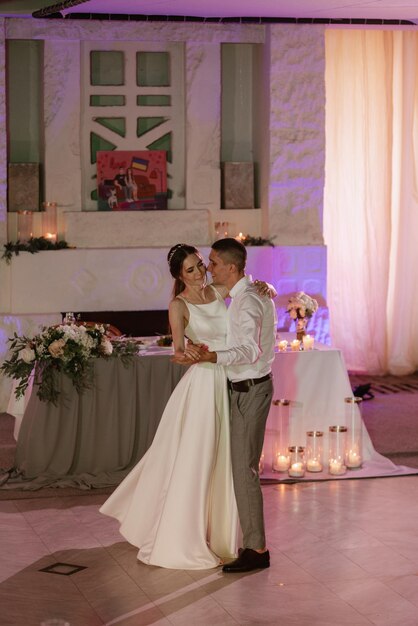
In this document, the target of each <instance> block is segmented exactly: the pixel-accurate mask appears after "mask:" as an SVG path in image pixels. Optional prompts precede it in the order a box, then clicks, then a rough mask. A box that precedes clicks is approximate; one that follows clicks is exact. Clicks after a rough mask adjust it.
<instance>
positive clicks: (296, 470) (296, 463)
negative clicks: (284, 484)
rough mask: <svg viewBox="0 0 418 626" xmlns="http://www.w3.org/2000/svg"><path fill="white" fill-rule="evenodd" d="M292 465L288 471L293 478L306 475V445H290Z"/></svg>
mask: <svg viewBox="0 0 418 626" xmlns="http://www.w3.org/2000/svg"><path fill="white" fill-rule="evenodd" d="M289 453H290V467H289V469H288V471H287V473H288V475H289V476H292V477H293V478H302V477H303V476H305V448H304V446H289Z"/></svg>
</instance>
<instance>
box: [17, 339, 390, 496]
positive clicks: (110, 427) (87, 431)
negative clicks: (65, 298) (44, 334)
mask: <svg viewBox="0 0 418 626" xmlns="http://www.w3.org/2000/svg"><path fill="white" fill-rule="evenodd" d="M170 357H171V354H170V350H167V349H166V350H162V351H160V352H157V353H155V352H154V353H153V354H149V353H146V352H144V353H141V354H139V355H138V356H136V357H134V359H133V361H132V363H130V364H129V365H128V366H127V367H126V366H124V365H123V363H122V362H121V361H120V360H119V359H117V358H111V359H96V360H95V362H94V385H93V386H92V388H90V389H88V390H87V391H85V392H84V393H83V394H81V395H78V394H77V393H76V391H75V390H74V388H73V386H72V384H71V382H70V380H69V379H68V377H66V376H65V375H64V374H61V375H60V379H59V385H60V390H61V396H60V400H59V403H58V406H54V405H53V404H48V403H45V402H41V401H40V400H39V399H38V397H37V395H36V394H35V393H32V394H30V395H29V398H27V404H26V408H25V411H24V415H23V419H22V423H21V427H20V432H19V436H18V440H17V448H16V463H15V465H16V470H17V473H19V476H18V477H17V478H14V479H11V480H10V481H9V483H8V484H7V485H6V488H7V487H10V488H11V487H13V486H19V487H21V488H25V489H37V488H39V487H42V486H45V485H51V484H53V485H57V486H78V487H80V488H85V489H89V488H91V487H104V486H109V485H116V484H118V483H119V482H120V481H121V479H122V478H123V477H124V476H125V475H126V474H127V473H128V471H129V470H130V469H131V468H132V467H133V466H134V465H135V464H136V463H137V462H138V461H139V459H140V458H141V457H142V455H143V454H144V453H145V452H146V450H147V449H148V447H149V446H150V444H151V442H152V440H153V437H154V434H155V432H156V429H157V427H158V424H159V421H160V418H161V415H162V413H163V410H164V407H165V405H166V403H167V400H168V398H169V396H170V394H171V392H172V391H173V389H174V387H175V386H176V384H177V383H178V382H179V380H180V378H181V377H182V375H183V374H184V372H185V371H186V369H185V368H184V367H183V366H181V365H178V364H175V363H172V362H171V360H170ZM272 369H273V376H274V389H275V391H274V398H276V399H288V400H289V401H290V403H291V417H290V423H289V444H292V445H301V446H304V445H305V443H306V431H309V430H321V431H323V432H324V444H325V447H326V446H327V445H328V440H327V435H328V430H329V426H330V425H334V424H340V425H341V424H344V420H345V402H344V399H345V398H346V397H347V396H350V395H352V391H351V388H350V382H349V379H348V375H347V370H346V367H345V364H344V360H343V357H342V354H341V352H340V351H339V350H334V349H330V348H327V347H325V346H316V347H315V349H314V350H310V351H305V352H290V351H288V352H285V353H280V352H278V353H276V355H275V361H274V363H273V368H272ZM9 410H10V409H9ZM356 410H358V409H357V407H356ZM275 411H277V406H274V405H272V407H271V411H270V415H269V419H268V422H267V431H266V439H265V448H264V450H265V454H264V456H265V465H264V474H263V476H264V478H267V479H268V478H271V479H275V480H286V479H287V475H282V474H278V473H273V472H272V468H271V445H270V439H271V433H272V429H273V428H274V420H275V418H276V416H275ZM363 458H364V461H365V463H364V466H363V468H362V469H360V470H357V473H356V474H355V476H356V477H360V476H361V475H365V476H367V475H376V474H377V475H396V474H397V473H399V469H400V468H398V467H397V466H395V465H393V463H391V461H389V460H388V459H386V458H385V457H382V456H381V455H380V454H378V453H377V452H376V451H375V450H374V448H373V445H372V442H371V440H370V437H369V435H368V433H367V430H366V428H365V427H364V425H363ZM161 462H162V463H164V459H161ZM351 475H354V473H353V472H351ZM310 478H311V479H312V478H314V479H318V478H326V476H325V475H324V472H322V473H321V475H311V476H310Z"/></svg>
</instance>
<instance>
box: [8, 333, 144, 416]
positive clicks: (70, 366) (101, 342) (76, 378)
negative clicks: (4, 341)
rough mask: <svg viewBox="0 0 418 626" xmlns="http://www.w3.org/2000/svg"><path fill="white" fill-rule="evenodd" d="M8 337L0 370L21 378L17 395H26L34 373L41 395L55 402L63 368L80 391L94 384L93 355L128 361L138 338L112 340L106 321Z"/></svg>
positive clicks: (16, 390)
mask: <svg viewBox="0 0 418 626" xmlns="http://www.w3.org/2000/svg"><path fill="white" fill-rule="evenodd" d="M9 341H10V344H11V345H10V351H11V356H10V358H9V359H8V360H6V361H5V362H4V363H3V365H2V366H1V367H0V370H1V371H3V372H4V373H5V374H6V375H7V376H10V377H11V378H14V379H16V380H18V381H19V383H18V385H17V386H16V389H15V396H16V398H17V399H19V398H21V397H22V396H23V395H24V393H25V391H26V389H27V387H28V385H29V381H30V379H31V376H32V374H33V375H34V380H33V382H34V384H35V385H36V386H37V387H38V389H37V392H36V393H37V395H38V397H39V398H40V399H41V400H43V401H45V402H52V403H53V404H55V405H56V404H57V400H58V396H59V393H60V392H59V390H58V379H57V376H58V374H59V373H60V372H64V373H65V374H67V376H69V378H70V379H71V381H72V383H73V385H74V387H75V388H76V390H77V393H82V392H83V391H84V390H85V389H88V388H89V387H91V384H92V380H93V363H92V359H94V358H98V357H102V358H110V357H112V356H113V357H114V356H118V357H120V358H121V359H122V361H123V362H124V363H125V364H128V363H129V362H130V360H131V358H132V357H133V355H134V354H136V353H137V346H136V344H135V342H133V341H117V340H116V339H114V340H111V339H110V338H109V337H108V336H107V334H106V325H105V324H94V325H84V324H82V323H78V324H61V325H58V326H51V327H44V328H43V330H42V332H40V333H39V334H38V335H35V337H32V338H29V337H26V336H21V337H19V336H18V335H17V334H16V333H15V334H14V336H13V337H12V338H11V339H9Z"/></svg>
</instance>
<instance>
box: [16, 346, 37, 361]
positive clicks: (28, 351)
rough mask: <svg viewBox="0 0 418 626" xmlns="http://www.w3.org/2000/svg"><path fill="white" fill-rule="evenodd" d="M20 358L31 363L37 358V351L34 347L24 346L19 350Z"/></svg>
mask: <svg viewBox="0 0 418 626" xmlns="http://www.w3.org/2000/svg"><path fill="white" fill-rule="evenodd" d="M19 359H22V361H24V362H25V363H31V362H32V361H33V360H34V359H35V351H34V350H32V348H23V349H22V350H20V351H19Z"/></svg>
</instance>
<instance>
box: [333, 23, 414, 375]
mask: <svg viewBox="0 0 418 626" xmlns="http://www.w3.org/2000/svg"><path fill="white" fill-rule="evenodd" d="M325 172H326V175H325V181H326V182H325V201H324V236H325V243H326V245H327V247H328V304H329V308H330V317H331V336H332V339H333V344H334V345H336V346H338V347H339V348H341V349H342V350H343V353H344V357H345V360H346V363H347V366H348V368H349V369H351V370H355V371H363V372H368V373H371V374H384V373H388V372H389V373H391V374H395V375H403V374H408V373H411V372H414V371H415V370H417V369H418V189H417V187H418V184H417V183H418V33H416V32H409V31H380V30H379V31H378V30H369V31H368V30H328V31H327V32H326V170H325Z"/></svg>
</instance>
